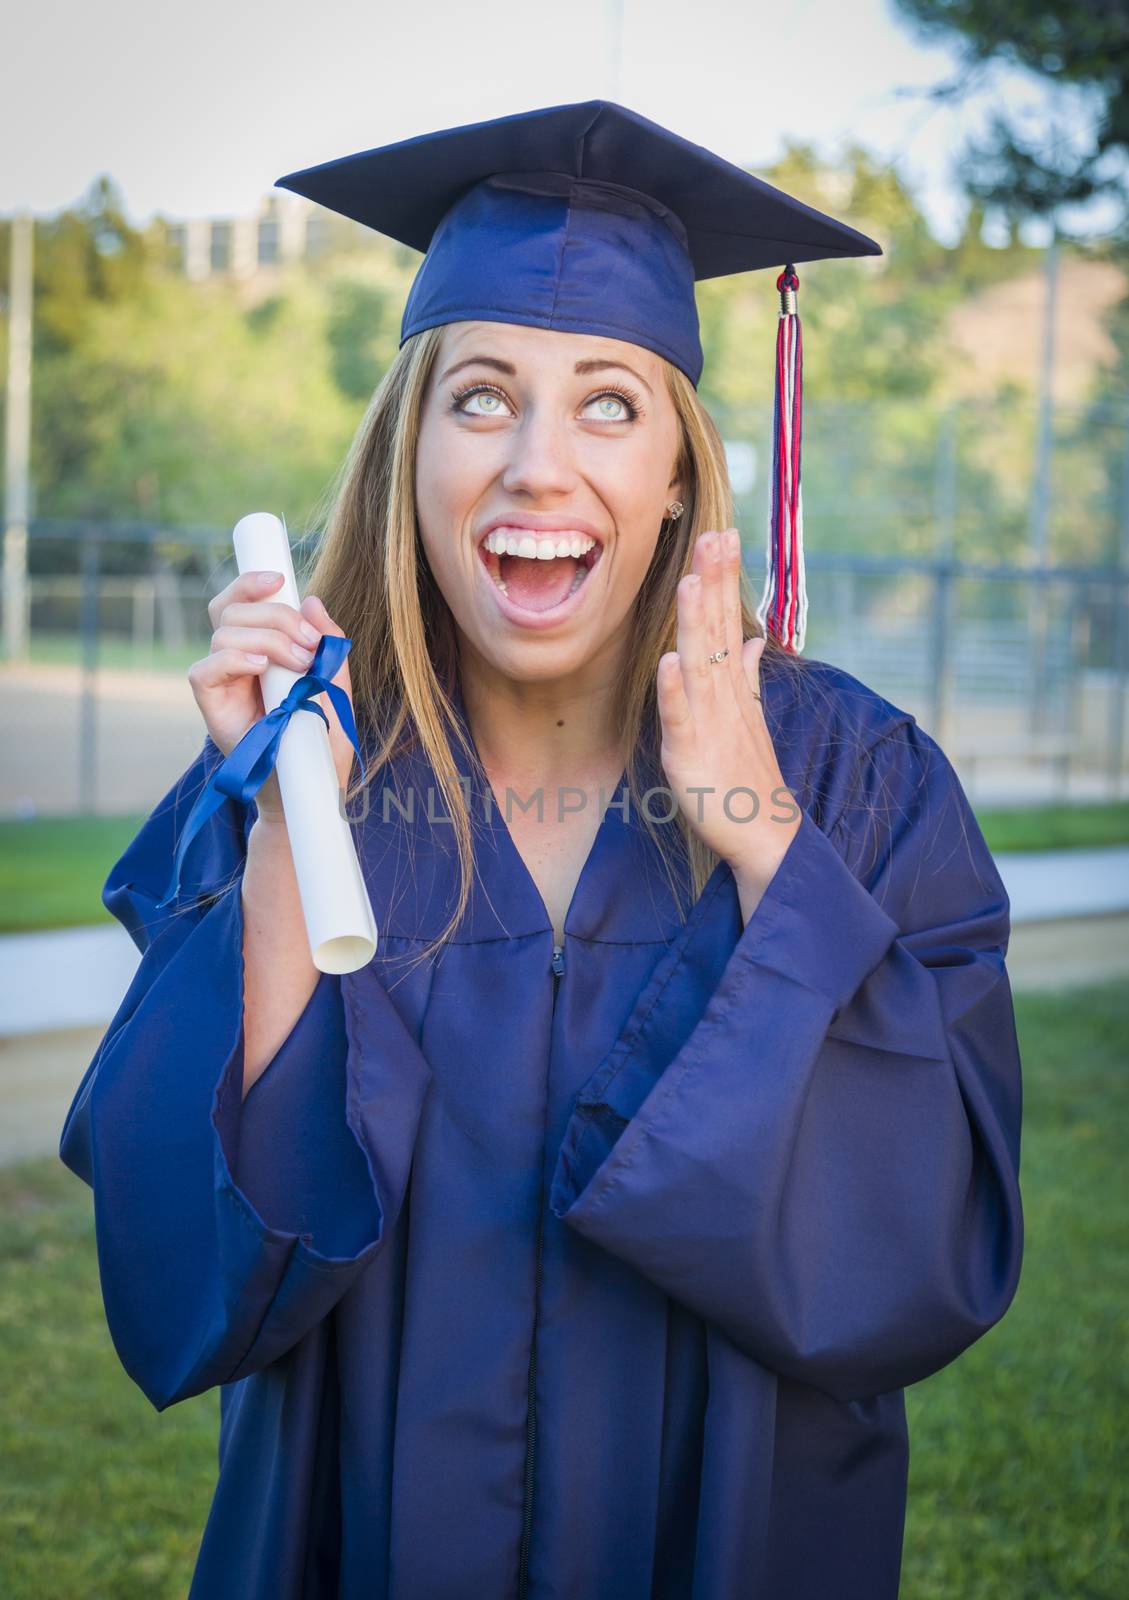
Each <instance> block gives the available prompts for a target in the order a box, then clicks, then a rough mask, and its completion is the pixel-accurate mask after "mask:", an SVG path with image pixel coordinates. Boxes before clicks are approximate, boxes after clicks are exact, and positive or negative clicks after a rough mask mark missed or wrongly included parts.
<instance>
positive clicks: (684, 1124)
mask: <svg viewBox="0 0 1129 1600" xmlns="http://www.w3.org/2000/svg"><path fill="white" fill-rule="evenodd" d="M763 689H764V696H765V699H764V705H765V713H766V716H767V718H768V723H769V728H770V732H771V733H772V735H773V739H774V744H775V748H776V752H777V756H778V759H779V761H780V764H781V769H782V771H783V774H784V777H785V779H786V781H787V783H788V785H789V787H790V788H791V789H792V791H793V792H794V793H795V795H796V796H797V799H798V800H799V801H800V803H801V805H802V807H803V818H802V822H801V826H800V829H799V832H798V833H797V834H796V836H795V838H794V839H793V840H792V842H791V844H790V845H789V848H788V852H787V854H786V855H785V857H784V859H783V861H782V863H781V865H780V867H779V868H778V870H777V872H776V874H775V876H774V877H773V879H772V881H771V883H770V885H769V887H768V889H767V892H766V893H765V895H764V897H763V899H762V900H761V902H760V904H759V905H758V907H757V909H756V911H755V913H754V914H753V916H752V917H751V919H750V921H749V923H748V925H747V926H743V925H742V918H741V912H740V906H739V902H738V897H737V891H736V886H735V883H734V879H733V875H732V873H731V871H730V870H729V868H728V866H727V865H725V864H724V863H721V864H720V865H719V866H718V868H717V869H716V870H715V872H714V873H713V875H712V877H711V878H710V880H709V882H708V884H707V885H706V887H705V889H704V891H703V893H702V894H701V895H700V896H699V897H698V899H697V900H696V902H695V903H694V904H693V906H692V909H691V910H690V913H689V916H688V917H685V916H684V915H683V912H680V910H679V908H678V904H677V901H676V900H675V899H674V898H673V897H672V895H671V893H670V891H669V889H668V888H667V887H666V886H665V881H664V879H663V878H662V875H661V874H660V873H659V872H658V871H657V870H656V863H655V859H654V854H653V851H654V847H653V846H652V845H651V844H650V843H649V841H648V840H647V837H646V834H645V833H644V831H643V830H642V828H641V826H640V824H639V821H638V819H637V818H636V817H635V816H630V817H628V818H626V819H625V818H624V817H623V814H622V811H621V810H618V809H615V808H609V810H608V811H607V812H606V814H605V816H604V819H603V821H602V823H601V826H600V830H599V833H598V836H597V838H596V841H595V844H594V847H593V849H592V852H591V854H590V856H589V858H588V861H587V863H586V865H585V867H584V870H583V873H582V874H581V877H580V880H579V882H578V884H577V887H576V891H575V893H574V895H573V899H572V902H571V905H570V907H569V911H568V916H567V919H566V922H565V926H564V932H565V939H564V946H563V953H561V954H559V955H558V954H557V953H556V952H555V947H554V936H553V932H552V929H551V926H550V921H549V918H548V916H547V915H546V911H545V907H544V905H543V902H542V900H541V897H540V895H539V893H538V892H537V889H536V886H535V884H534V882H533V879H532V877H531V876H530V874H529V872H528V870H527V869H526V867H525V865H524V863H523V862H522V860H521V857H520V855H519V854H518V852H517V849H516V847H515V845H514V843H513V841H512V838H511V836H510V834H509V831H508V829H507V828H506V826H505V823H504V820H503V817H502V815H501V813H500V812H499V811H498V810H497V809H495V808H493V807H489V806H487V805H486V798H487V797H486V794H485V793H484V791H483V789H482V788H481V787H480V786H479V783H478V781H477V780H472V781H471V789H470V793H471V798H472V807H473V812H474V816H475V819H476V820H475V828H476V832H477V834H478V838H477V843H476V858H477V862H478V873H479V877H478V881H476V884H475V890H474V895H473V898H472V901H471V904H470V907H469V909H468V912H467V914H466V916H465V918H464V920H463V922H462V924H461V926H460V931H459V934H458V937H457V938H456V939H455V940H454V941H453V942H452V943H451V944H450V945H449V946H448V947H447V948H446V949H445V951H444V952H443V953H442V955H441V956H440V958H439V959H438V960H433V961H431V962H428V963H427V964H426V965H422V966H419V967H417V968H416V970H415V971H413V972H411V973H410V974H408V975H407V976H404V975H403V972H402V967H401V965H399V964H397V961H396V958H397V957H400V958H402V957H403V956H404V955H405V954H411V953H413V952H415V951H416V950H418V948H419V945H420V942H421V940H426V939H427V938H429V937H431V936H432V935H433V934H434V933H436V932H438V931H439V929H440V928H441V927H442V926H443V923H444V922H445V921H446V919H447V917H448V915H449V913H450V911H451V909H453V905H454V900H453V894H454V888H455V874H454V859H455V858H454V852H453V844H452V842H451V829H450V825H449V823H448V824H447V825H446V826H444V825H443V824H442V823H441V822H436V823H432V822H431V821H430V820H428V817H427V814H426V812H427V802H426V790H427V785H428V782H429V781H430V782H433V781H434V780H433V778H432V777H430V773H429V769H428V768H427V767H426V766H425V765H423V764H422V757H421V755H420V754H419V753H418V752H417V753H415V754H413V755H411V756H407V757H403V758H398V759H397V762H396V763H395V764H394V765H395V766H396V768H397V770H396V772H395V773H394V774H391V773H390V772H389V771H386V772H385V774H384V775H383V776H382V777H378V780H377V783H376V785H375V788H374V791H373V792H374V796H376V797H377V798H375V799H374V802H373V805H372V809H371V810H370V812H369V815H368V816H367V817H366V818H364V819H363V820H361V819H358V821H357V822H356V824H355V826H356V830H357V838H358V846H359V850H360V854H361V858H362V862H363V866H364V870H365V873H366V877H367V881H368V883H369V887H370V891H371V894H372V900H373V906H374V910H375V912H376V917H377V922H378V926H379V930H380V943H379V948H378V951H377V954H376V956H375V958H374V960H373V961H372V962H371V964H370V965H368V966H367V967H365V968H363V969H362V970H360V971H358V972H355V973H352V974H348V975H346V976H343V977H335V976H327V975H322V976H321V977H320V979H319V981H318V984H317V987H316V989H315V990H314V993H313V996H312V998H311V999H310V1001H309V1004H308V1006H307V1007H306V1009H305V1011H304V1012H303V1014H302V1016H301V1017H300V1018H299V1020H298V1022H297V1024H296V1025H295V1027H294V1029H293V1032H292V1033H291V1035H290V1036H289V1038H288V1039H287V1040H286V1041H285V1043H284V1044H283V1046H282V1048H281V1049H280V1050H279V1052H278V1055H277V1056H276V1057H275V1059H274V1060H273V1061H272V1063H271V1064H270V1066H269V1068H268V1070H267V1071H266V1072H265V1073H264V1074H263V1075H262V1076H261V1077H260V1078H259V1079H258V1080H257V1082H256V1083H255V1085H254V1087H253V1088H252V1090H251V1091H250V1093H249V1095H248V1096H247V1099H246V1101H242V1100H241V1078H242V1046H243V1040H242V1004H243V988H242V960H241V950H242V936H243V922H242V902H241V896H240V892H239V879H240V872H241V869H242V864H243V860H244V859H245V854H244V853H245V837H246V830H247V829H248V828H249V826H250V823H251V821H252V817H253V808H246V810H244V809H243V808H240V807H238V806H237V805H235V804H234V803H233V802H228V803H226V804H225V806H224V808H223V809H222V810H221V811H220V812H219V813H217V815H216V817H215V818H214V819H213V820H212V822H211V823H210V824H209V825H208V827H207V829H206V831H205V833H204V834H202V835H201V836H200V837H199V838H198V839H197V841H196V842H195V844H194V845H193V847H192V853H191V855H190V857H189V863H188V868H187V871H186V873H185V877H184V880H183V887H182V892H181V895H180V897H179V899H178V901H177V903H176V906H175V907H169V908H166V910H164V911H157V910H156V909H155V905H156V901H157V900H159V899H160V898H161V895H162V893H163V891H164V889H165V886H166V884H167V881H168V878H169V875H170V869H171V862H172V856H173V851H174V848H175V842H176V838H177V836H178V830H179V829H180V828H181V827H182V826H183V823H184V819H185V817H186V815H187V813H188V810H189V807H190V805H191V801H192V798H193V796H194V795H195V793H196V791H197V790H198V788H199V787H200V785H201V783H202V782H203V781H204V780H205V778H206V775H207V773H208V772H209V771H210V770H211V769H212V767H213V766H214V765H215V764H216V762H217V761H218V760H219V751H218V750H217V749H216V747H215V746H214V745H213V744H212V743H211V741H210V740H208V741H206V742H205V745H204V748H203V749H202V751H201V753H200V755H199V757H198V758H197V760H196V761H195V762H194V763H193V765H192V766H191V768H190V769H189V770H188V771H187V772H186V773H185V774H184V776H183V777H182V778H181V780H180V781H179V782H178V784H177V785H176V786H174V788H173V789H172V790H171V791H170V792H169V794H168V795H166V797H165V798H164V799H163V800H162V801H161V803H160V804H159V805H158V806H157V808H156V810H155V811H154V812H153V814H152V816H151V817H150V818H149V820H148V821H147V822H146V823H145V824H144V826H143V827H142V829H141V830H140V832H139V833H138V835H137V837H136V838H135V839H134V840H133V842H132V843H131V844H130V845H129V847H128V848H127V850H126V851H125V853H124V855H123V856H122V857H121V859H120V860H119V861H118V862H117V863H116V865H115V866H114V867H113V869H112V871H111V872H110V875H109V878H108V880H107V883H106V886H105V891H104V899H105V903H106V905H107V906H108V907H109V909H110V910H111V911H112V912H113V913H114V914H115V915H116V916H117V917H118V918H119V919H120V920H121V921H122V923H123V924H124V925H125V926H126V927H127V928H128V929H129V931H130V933H131V934H132V936H133V938H134V940H135V942H136V943H137V945H138V947H139V948H140V950H141V951H142V961H141V965H140V967H139V969H138V972H137V974H136V977H135V979H134V982H133V983H132V985H131V987H130V989H129V991H128V993H127V994H126V996H125V999H124V1000H123V1002H122V1005H121V1007H120V1009H119V1011H118V1012H117V1015H116V1016H115V1017H114V1019H113V1022H112V1023H111V1025H110V1027H109V1029H108V1031H107V1034H106V1036H105V1039H104V1040H103V1042H102V1044H101V1046H100V1048H99V1050H98V1053H97V1055H96V1057H95V1059H94V1061H93V1062H92V1063H91V1065H90V1068H89V1070H88V1072H87V1074H86V1076H85V1078H84V1080H83V1082H82V1084H81V1086H80V1088H79V1090H78V1091H77V1094H76V1096H75V1100H74V1103H73V1105H72V1107H71V1110H70V1112H69V1114H68V1117H67V1121H66V1125H65V1128H64V1130H63V1136H62V1144H61V1154H62V1158H63V1160H64V1161H65V1162H66V1163H67V1165H68V1166H69V1167H71V1168H72V1169H73V1170H74V1171H75V1172H76V1173H78V1174H79V1175H80V1176H81V1177H82V1178H84V1179H85V1180H86V1181H87V1182H88V1183H89V1184H91V1185H92V1187H93V1190H94V1207H95V1218H96V1227H97V1246H98V1259H99V1266H100V1271H101V1280H102V1289H103V1294H104V1298H105V1307H106V1314H107V1318H108V1323H109V1327H110V1331H111V1333H112V1336H113V1340H114V1344H115V1346H116V1348H117V1350H118V1353H119V1355H120V1357H121V1360H122V1362H123V1364H124V1366H125V1368H126V1370H127V1372H128V1373H129V1374H130V1376H131V1377H132V1378H133V1379H134V1381H135V1382H136V1383H137V1384H138V1385H139V1386H140V1387H141V1389H142V1390H143V1391H144V1393H145V1394H146V1395H147V1396H148V1398H149V1399H150V1401H151V1402H152V1404H153V1405H154V1406H155V1407H156V1408H157V1409H158V1410H163V1409H164V1408H165V1407H167V1406H169V1405H172V1404H174V1403H175V1402H177V1401H180V1400H183V1399H185V1398H186V1397H187V1396H190V1395H195V1394H199V1393H200V1392H202V1391H204V1390H206V1389H209V1388H210V1387H212V1386H213V1385H220V1386H221V1412H222V1422H221V1428H220V1449H219V1479H218V1484H217V1489H216V1494H215V1499H214V1503H213V1506H212V1510H211V1513H210V1516H209V1519H208V1522H207V1526H206V1529H205V1532H204V1535H203V1541H202V1545H201V1549H200V1554H199V1559H198V1564H197V1569H196V1577H195V1581H194V1585H193V1588H192V1597H193V1600H299V1597H302V1600H322V1597H329V1596H333V1597H335V1600H384V1597H389V1600H469V1597H479V1596H491V1597H497V1600H501V1597H503V1596H507V1597H513V1600H521V1597H523V1596H528V1597H530V1600H533V1597H543V1600H548V1597H556V1600H751V1597H763V1600H783V1597H787V1600H808V1597H810V1600H816V1597H818V1600H828V1597H829V1596H835V1597H836V1600H850V1597H855V1596H857V1597H859V1600H887V1597H892V1596H894V1595H896V1593H897V1589H898V1576H899V1567H900V1560H901V1547H902V1533H903V1521H904V1510H905V1491H906V1478H907V1466H908V1446H907V1436H906V1425H905V1408H904V1400H903V1392H902V1391H903V1388H904V1386H905V1385H907V1384H910V1383H915V1382H917V1381H918V1380H920V1379H922V1378H925V1377H927V1376H928V1375H929V1374H930V1373H933V1372H936V1371H937V1370H938V1369H939V1368H941V1367H943V1366H944V1365H945V1364H946V1363H947V1362H949V1361H952V1360H953V1359H954V1357H956V1356H957V1355H959V1354H960V1352H961V1351H962V1350H964V1349H965V1348H966V1347H967V1346H968V1345H970V1344H971V1343H972V1342H973V1340H975V1339H977V1338H978V1337H980V1335H982V1334H983V1333H984V1332H985V1331H986V1330H987V1329H988V1328H990V1327H991V1326H992V1325H993V1324H994V1323H995V1322H996V1321H997V1320H998V1319H999V1318H1000V1317H1001V1316H1002V1315H1003V1313H1004V1311H1005V1310H1006V1309H1007V1307H1008V1305H1009V1303H1010V1301H1011V1299H1012V1297H1013V1295H1014V1292H1015V1289H1016V1285H1017V1281H1018V1277H1019V1271H1020V1260H1021V1254H1022V1234H1023V1222H1022V1212H1021V1206H1020V1193H1019V1186H1018V1170H1019V1135H1020V1109H1021V1084H1020V1061H1019V1053H1018V1048H1017V1042H1016V1033H1015V1025H1014V1014H1013V1008H1012V998H1011V992H1010V987H1009V982H1008V977H1007V972H1006V969H1005V964H1004V958H1005V953H1006V948H1007V941H1008V933H1009V908H1008V900H1007V896H1006V893H1005V891H1004V888H1003V885H1002V883H1001V881H1000V878H999V875H998V873H997V871H996V869H995V866H994V864H993V862H992V859H991V856H990V854H989V852H988V849H987V847H986V845H985V843H984V839H983V836H982V834H981V832H980V830H979V828H978V827H977V824H976V821H975V819H974V817H973V815H972V813H971V811H970V809H969V807H968V804H967V801H966V799H965V796H964V794H963V792H962V789H961V787H960V784H959V782H958V780H957V778H956V775H955V773H954V772H953V769H952V767H951V766H950V764H949V762H948V760H947V759H946V757H945V756H944V755H943V753H942V752H941V751H940V750H939V748H938V747H937V745H936V744H935V743H934V742H933V740H932V739H931V738H930V737H929V736H928V735H927V734H926V733H925V732H924V731H923V730H922V729H921V728H920V727H918V725H917V724H916V722H915V721H914V719H913V717H912V716H910V715H908V714H907V713H906V712H904V711H902V710H900V709H899V708H898V707H896V706H894V705H892V704H891V703H890V702H888V701H886V700H884V699H882V698H881V697H880V696H879V695H877V694H876V693H874V692H873V691H872V690H870V689H868V688H867V687H865V686H864V685H863V684H861V683H860V682H859V681H858V680H857V679H855V678H853V677H851V676H850V675H848V674H847V673H844V672H841V671H839V670H838V669H836V668H834V667H831V666H829V665H827V664H824V663H811V664H809V666H808V668H807V675H806V677H804V678H803V679H802V680H801V682H800V684H799V686H797V685H796V684H794V683H793V681H792V679H791V678H790V677H785V676H780V677H778V678H777V677H774V676H770V675H768V674H765V676H764V682H763ZM460 715H462V716H463V717H464V719H465V712H463V710H462V706H461V702H460ZM460 765H461V759H460ZM462 770H463V771H464V773H465V767H464V768H463V769H462ZM658 781H660V782H661V781H662V780H661V776H660V777H659V779H658ZM382 783H388V785H389V787H390V788H391V787H398V788H399V789H400V791H401V795H403V788H404V785H406V784H413V785H415V786H416V794H417V800H418V803H417V810H416V820H415V822H414V824H412V825H411V826H404V827H402V828H400V827H398V826H397V825H396V823H395V821H393V822H392V824H391V825H384V824H383V823H382V819H381V815H380V811H381V805H380V801H379V798H378V797H379V794H380V788H381V785H382ZM657 809H658V810H659V811H661V810H662V809H663V808H662V804H661V802H660V803H659V805H658V808H657ZM775 809H777V808H774V810H775ZM777 814H779V812H778V811H777ZM392 815H393V818H395V816H396V813H395V811H393V813H392ZM431 815H432V816H433V817H434V816H440V817H441V816H442V807H441V802H440V801H439V799H438V794H437V792H436V797H435V799H434V800H433V802H432V805H431ZM684 909H685V908H683V911H684ZM174 910H175V911H176V912H177V914H176V915H173V914H172V913H173V911H174ZM554 968H556V969H559V970H557V971H555V970H554Z"/></svg>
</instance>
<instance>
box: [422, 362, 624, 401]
mask: <svg viewBox="0 0 1129 1600" xmlns="http://www.w3.org/2000/svg"><path fill="white" fill-rule="evenodd" d="M473 366H479V367H493V368H494V370H495V371H496V372H504V373H505V374H506V376H507V377H510V378H516V377H517V368H516V367H515V366H514V365H513V363H512V362H510V361H499V360H498V358H497V356H467V357H466V358H465V359H464V360H462V361H456V362H455V364H454V366H453V367H448V368H447V370H446V372H445V373H444V374H443V376H442V377H441V378H440V379H439V382H440V383H446V381H447V379H448V378H450V377H452V376H453V374H454V373H456V372H459V371H461V370H462V368H463V367H473ZM609 367H619V368H620V369H621V370H622V371H623V372H630V374H631V376H632V377H633V378H637V379H638V380H639V382H640V383H641V384H642V385H643V387H644V389H646V391H647V393H648V394H649V395H651V396H652V397H653V396H654V392H655V391H654V390H653V389H652V388H651V385H650V384H649V383H648V382H647V380H646V378H644V376H643V374H642V373H641V372H636V370H635V368H634V367H629V366H628V365H627V363H626V361H602V360H599V359H598V358H593V359H591V360H588V361H578V362H577V363H576V366H575V368H574V371H575V372H576V373H577V374H578V375H581V376H583V375H586V374H587V373H589V372H606V371H607V369H608V368H609Z"/></svg>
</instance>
